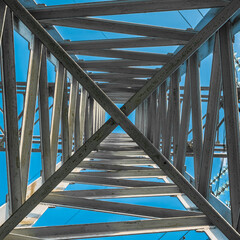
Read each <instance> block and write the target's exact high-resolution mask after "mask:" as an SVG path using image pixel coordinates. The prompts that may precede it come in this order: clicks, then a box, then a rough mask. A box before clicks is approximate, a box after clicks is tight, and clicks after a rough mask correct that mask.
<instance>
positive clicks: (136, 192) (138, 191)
mask: <svg viewBox="0 0 240 240" xmlns="http://www.w3.org/2000/svg"><path fill="white" fill-rule="evenodd" d="M52 194H57V195H61V196H70V197H71V196H72V197H78V198H88V199H105V198H111V199H112V198H132V197H154V196H170V195H173V196H174V195H178V194H181V193H180V191H179V188H178V187H177V186H176V185H163V186H155V187H130V188H125V189H99V190H75V191H58V192H53V193H50V195H49V196H51V195H52Z"/></svg>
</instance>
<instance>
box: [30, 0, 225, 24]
mask: <svg viewBox="0 0 240 240" xmlns="http://www.w3.org/2000/svg"><path fill="white" fill-rule="evenodd" d="M227 3H228V1H224V0H214V1H207V0H202V1H198V0H191V2H189V1H187V0H171V1H169V0H164V1H163V0H162V1H158V0H150V1H143V0H124V1H109V2H100V3H99V2H95V3H83V4H81V3H79V4H69V5H67V6H66V5H58V6H49V7H42V8H39V9H34V10H30V12H31V14H32V15H33V16H34V17H35V18H36V19H38V20H40V19H54V18H72V17H83V16H103V15H115V14H116V15H118V14H130V13H146V12H160V11H175V10H184V9H198V8H214V7H223V6H226V5H227Z"/></svg>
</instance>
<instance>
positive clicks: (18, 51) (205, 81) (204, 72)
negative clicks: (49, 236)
mask: <svg viewBox="0 0 240 240" xmlns="http://www.w3.org/2000/svg"><path fill="white" fill-rule="evenodd" d="M83 2H96V0H92V1H90V0H87V1H80V0H79V1H77V0H71V1H70V0H65V1H64V0H58V1H56V0H38V1H37V3H45V4H47V5H56V4H66V3H83ZM207 11H208V9H201V10H200V11H197V10H186V11H181V12H180V13H179V12H177V11H172V12H161V13H146V14H129V15H117V16H104V17H101V16H100V17H101V18H104V19H112V20H119V21H129V22H134V23H144V24H151V25H156V26H164V27H171V28H179V29H187V28H190V27H191V26H192V27H193V28H194V27H195V26H196V25H197V23H198V22H199V21H200V20H201V19H202V15H205V14H206V13H207ZM181 14H182V15H183V16H182V15H181ZM184 18H185V19H184ZM57 30H58V31H59V33H60V34H61V35H62V36H63V38H64V39H71V40H72V41H74V40H75V41H76V40H94V39H113V38H126V37H136V36H133V35H126V34H117V33H110V32H101V31H92V30H81V29H69V28H64V27H57ZM14 39H15V58H16V66H17V67H16V79H17V81H18V82H25V81H26V79H27V69H28V61H29V50H28V43H27V42H26V41H25V40H24V39H23V38H22V37H21V36H20V35H19V34H18V33H16V32H15V34H14ZM239 45H240V38H239V36H236V39H235V44H234V49H235V51H238V53H237V56H239ZM176 48H177V47H176V46H172V47H151V48H131V49H128V50H134V51H151V52H156V53H164V54H167V53H173V52H174V51H175V50H176ZM78 57H79V59H84V60H97V59H104V58H99V57H91V56H78ZM211 61H212V55H209V56H208V57H207V58H206V59H205V60H204V61H202V63H201V68H200V78H201V85H202V86H207V85H209V80H210V73H211ZM54 79H55V71H54V66H53V65H52V63H50V62H49V61H48V81H49V82H54ZM183 84H184V76H182V81H181V85H183ZM17 101H18V114H19V113H20V112H21V111H22V109H23V97H22V95H21V94H18V97H17ZM51 104H52V99H51V98H50V100H49V106H50V105H51ZM0 106H1V108H2V101H1V100H0ZM118 107H121V105H118ZM206 107H207V105H206V104H203V114H204V112H206ZM222 116H223V111H221V113H220V119H221V117H222ZM108 118H109V115H108V114H106V119H108ZM37 119H38V113H36V116H35V120H37ZM130 119H131V121H133V122H134V119H135V114H134V113H133V114H131V116H130ZM203 123H204V122H203ZM0 125H1V126H2V127H3V115H2V113H0ZM20 125H21V121H20V122H19V127H20ZM190 128H191V122H190ZM115 132H122V130H121V128H120V127H118V128H117V129H116V130H115ZM224 132H225V130H224V128H221V132H220V139H224V137H225V135H224ZM34 134H36V135H37V134H39V124H36V125H35V127H34ZM190 139H191V135H190V136H189V140H190ZM35 147H37V146H35ZM58 159H59V160H60V156H59V158H58ZM0 164H1V168H0V205H2V204H3V203H5V200H6V194H7V177H6V157H5V153H3V152H0ZM222 165H223V166H224V167H226V161H224V162H223V163H222V160H221V159H214V163H213V171H212V177H214V176H216V175H217V173H218V172H219V169H220V168H221V166H222ZM186 166H187V171H188V172H189V173H190V174H191V175H194V170H193V159H192V158H187V159H186ZM40 171H41V154H40V153H32V155H31V164H30V172H29V182H32V181H34V180H36V179H37V178H38V177H39V176H40ZM154 180H155V181H160V180H159V179H154ZM227 181H228V173H226V174H225V175H224V176H223V177H221V178H220V185H222V184H224V183H226V182H227ZM101 188H106V187H103V186H94V185H86V184H74V185H69V186H68V187H67V190H80V189H101ZM216 188H217V184H215V185H213V190H215V189H216ZM220 199H221V200H222V201H227V200H229V191H225V192H224V194H222V195H220ZM109 201H113V200H112V199H109ZM114 201H117V202H126V203H132V204H142V205H146V206H158V207H168V208H173V209H184V208H183V206H182V205H181V203H180V202H179V201H178V199H177V198H176V197H155V198H133V199H114ZM166 203H167V204H166ZM136 219H140V218H136V217H130V216H123V215H116V214H109V213H100V212H91V211H87V210H78V209H68V208H61V207H57V208H51V209H49V210H47V212H46V213H45V214H43V216H42V217H41V218H40V219H39V221H38V222H37V223H36V224H35V226H52V225H62V224H82V223H93V222H94V223H96V222H102V221H126V220H136ZM184 234H186V236H185V239H196V240H197V239H201V240H204V239H208V237H207V236H206V234H205V233H199V232H198V233H197V232H195V231H190V232H184V231H182V232H177V233H167V234H166V235H165V234H163V233H158V234H146V235H134V236H123V237H109V238H101V239H108V240H123V239H124V240H130V239H131V240H132V239H139V240H140V239H146V240H147V239H156V240H158V239H163V240H167V239H181V237H182V236H183V235H184ZM95 239H98V238H95Z"/></svg>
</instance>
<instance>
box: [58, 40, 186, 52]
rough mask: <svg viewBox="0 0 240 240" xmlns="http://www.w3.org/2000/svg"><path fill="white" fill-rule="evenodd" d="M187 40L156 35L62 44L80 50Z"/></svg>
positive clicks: (148, 45) (72, 49)
mask: <svg viewBox="0 0 240 240" xmlns="http://www.w3.org/2000/svg"><path fill="white" fill-rule="evenodd" d="M187 42H188V41H187V40H175V39H171V38H169V39H167V38H155V37H138V38H120V39H106V40H89V41H74V42H65V43H62V44H61V46H62V47H63V48H64V49H65V50H66V51H76V50H77V51H78V50H87V49H108V48H137V47H157V46H172V45H184V44H186V43H187Z"/></svg>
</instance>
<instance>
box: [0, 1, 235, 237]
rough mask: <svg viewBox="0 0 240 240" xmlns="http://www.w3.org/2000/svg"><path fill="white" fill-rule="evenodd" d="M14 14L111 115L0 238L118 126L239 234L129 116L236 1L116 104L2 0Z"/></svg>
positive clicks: (25, 15) (227, 229) (27, 17)
mask: <svg viewBox="0 0 240 240" xmlns="http://www.w3.org/2000/svg"><path fill="white" fill-rule="evenodd" d="M4 2H5V3H6V4H7V5H8V6H9V7H10V9H11V10H12V11H13V12H14V14H15V15H16V16H17V17H18V18H19V19H20V20H21V21H22V22H23V23H24V24H25V25H26V26H27V27H28V28H29V29H30V30H31V31H32V33H33V34H35V35H36V36H37V37H38V38H39V39H40V41H41V42H42V43H43V44H44V45H45V46H46V47H47V48H48V50H49V51H51V53H52V54H53V55H54V56H55V57H56V58H57V59H58V60H59V61H60V62H61V63H62V64H63V65H64V67H65V68H66V69H67V70H68V71H69V72H70V73H71V74H72V76H73V77H74V78H75V79H76V80H77V81H78V82H79V83H80V84H81V85H82V86H83V87H84V88H85V89H86V90H87V91H88V92H89V94H90V95H91V96H92V97H93V98H94V99H95V100H96V101H97V102H98V103H99V104H100V105H101V106H102V107H103V108H104V109H105V110H106V111H107V112H108V113H109V114H110V115H111V117H112V118H111V119H109V120H108V121H107V122H106V123H105V124H104V125H103V126H102V127H101V128H100V129H99V130H98V131H97V132H96V133H95V134H94V135H93V136H91V137H90V138H89V139H88V140H87V141H86V142H85V143H84V144H83V146H81V147H80V148H79V149H78V150H77V151H76V152H75V153H74V154H73V155H72V156H71V157H70V158H69V159H68V160H67V161H66V162H65V163H64V164H63V165H62V166H61V167H60V168H59V169H58V170H57V171H56V172H55V173H54V174H53V175H52V176H51V177H50V178H49V179H48V180H47V181H46V182H45V183H44V184H43V185H42V186H41V187H40V188H39V189H38V190H37V191H36V192H35V193H34V194H33V195H32V196H31V197H30V198H29V199H28V200H27V201H26V202H25V203H24V204H23V205H22V206H21V207H20V208H19V209H18V210H17V211H16V212H14V213H13V214H12V215H11V216H10V218H9V219H8V220H7V221H6V222H5V223H4V224H3V225H2V226H1V227H0V239H4V237H5V236H7V234H9V232H10V231H11V230H13V229H14V227H16V226H17V224H18V223H19V222H20V221H21V220H22V219H23V218H24V217H25V216H26V215H27V214H28V213H30V212H31V211H32V210H33V209H34V208H35V207H36V206H37V205H38V204H39V203H40V202H41V201H42V200H43V199H44V198H45V197H46V196H47V195H48V194H49V193H50V192H51V191H52V190H53V189H54V188H55V187H56V186H57V185H58V184H59V183H60V182H61V181H62V180H63V179H64V178H65V177H66V176H67V175H68V174H69V173H70V172H71V171H72V170H73V169H74V168H75V167H77V166H78V165H79V164H80V163H81V161H82V160H83V159H84V158H85V157H87V156H88V154H89V153H90V152H91V151H92V150H94V149H96V147H97V146H98V145H99V144H100V143H101V142H102V141H103V140H104V139H105V138H106V137H107V136H108V135H109V134H110V133H111V132H112V131H113V130H114V128H116V127H117V125H120V126H121V127H122V128H123V129H124V130H125V131H126V133H127V134H128V135H129V136H130V137H131V138H132V139H133V140H134V141H135V142H136V143H137V144H138V145H139V146H140V147H141V148H142V149H143V150H144V151H145V153H146V154H147V155H148V156H149V157H150V158H151V159H152V160H153V161H154V162H155V163H156V164H157V165H158V166H159V167H160V168H161V169H162V170H163V171H164V172H165V173H166V174H167V175H168V176H169V177H170V178H171V179H172V180H173V182H174V183H175V184H177V185H178V187H179V188H180V190H181V191H182V192H184V193H185V194H186V195H187V196H188V197H189V198H190V199H191V200H192V201H193V202H194V204H195V205H196V206H197V207H198V208H199V209H200V210H201V211H202V212H203V213H204V214H205V215H206V216H207V217H208V218H209V219H210V221H211V222H212V223H213V224H214V225H215V226H217V227H218V228H219V229H220V230H221V231H222V232H223V233H224V234H225V235H226V236H227V237H228V238H229V239H236V240H237V239H240V235H239V234H238V232H237V231H236V230H235V229H234V228H232V227H231V225H230V224H228V223H227V222H226V221H225V220H224V218H223V217H222V216H221V215H220V214H219V213H218V212H217V211H216V210H215V209H214V208H213V207H212V206H211V205H210V204H209V203H208V201H207V200H206V199H205V198H204V197H203V196H202V195H201V194H200V193H199V192H198V191H197V190H196V189H195V188H194V187H193V186H192V185H191V184H190V183H189V182H188V181H187V180H186V179H185V178H184V177H183V176H182V174H181V173H180V172H178V170H177V169H176V168H175V167H174V166H173V165H172V164H171V163H170V162H169V161H168V159H166V158H165V157H164V156H163V155H162V154H161V153H160V152H159V150H158V149H157V148H155V147H154V146H153V145H152V143H151V142H150V141H149V140H148V139H147V138H146V137H145V136H144V135H143V134H142V133H141V132H140V131H139V130H138V129H137V128H136V127H135V125H134V124H133V123H132V122H131V121H130V120H129V119H128V118H127V116H128V115H129V114H130V113H131V112H132V111H133V110H134V109H135V108H136V107H137V106H138V105H139V104H140V103H141V102H142V101H143V100H144V99H146V98H147V97H148V96H149V95H150V94H151V93H152V92H153V91H154V90H156V88H157V87H158V86H159V85H161V84H162V83H163V82H164V81H165V80H166V79H167V78H168V77H169V76H170V75H171V74H172V73H173V72H174V71H176V70H177V69H178V68H179V67H180V65H181V64H182V63H184V61H186V60H187V59H188V58H189V57H190V56H191V55H192V54H193V53H194V52H195V51H197V50H198V48H200V47H201V45H202V44H203V43H204V42H205V41H207V40H208V39H209V38H210V37H211V36H212V35H213V34H214V33H215V32H216V31H217V30H218V29H219V28H220V27H221V26H222V25H223V24H224V23H226V21H227V20H228V19H229V18H231V16H232V15H233V14H234V13H235V12H236V11H237V10H238V9H239V7H240V0H233V1H232V2H231V3H229V4H228V5H227V6H226V7H225V8H224V9H222V10H221V11H220V13H219V14H218V15H217V16H216V17H215V18H214V19H213V20H212V21H210V22H209V23H208V24H207V25H206V26H205V27H204V28H203V29H202V30H201V31H199V32H198V33H197V34H196V35H195V36H194V37H193V38H192V39H191V40H190V41H189V42H188V44H186V45H185V47H183V48H182V49H181V50H180V51H179V52H178V53H177V54H176V55H175V56H173V58H172V59H171V60H170V61H169V62H168V63H167V64H165V65H164V66H163V67H162V68H161V69H160V70H159V71H158V72H157V73H156V74H155V75H154V76H153V77H152V78H151V79H150V80H149V81H148V82H147V83H146V84H145V86H143V87H142V88H141V89H140V90H139V91H138V92H137V93H136V94H135V95H134V96H133V97H131V98H130V99H129V100H128V101H127V103H126V104H125V105H124V106H123V107H122V108H121V109H119V108H118V107H116V105H115V104H114V103H113V102H112V101H111V100H110V99H109V98H108V97H107V95H106V94H105V93H104V92H103V91H102V90H101V89H100V88H99V87H98V86H97V85H96V84H95V83H94V82H93V81H92V79H91V78H90V77H89V76H88V75H87V74H86V73H85V72H84V71H83V70H82V69H81V68H80V67H79V65H78V64H77V63H76V62H75V61H74V60H73V59H72V58H71V57H70V56H69V55H68V54H67V53H66V52H65V51H64V50H63V49H62V47H61V46H60V45H59V44H58V43H57V42H56V41H55V40H54V39H53V38H52V37H51V36H50V35H49V34H48V33H47V32H46V30H45V29H44V28H43V27H42V26H41V25H40V24H39V23H38V21H37V20H36V19H34V18H33V17H32V15H31V14H30V13H29V12H28V11H27V10H26V9H25V8H24V7H23V6H22V5H21V4H20V3H19V2H18V1H17V0H4Z"/></svg>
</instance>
